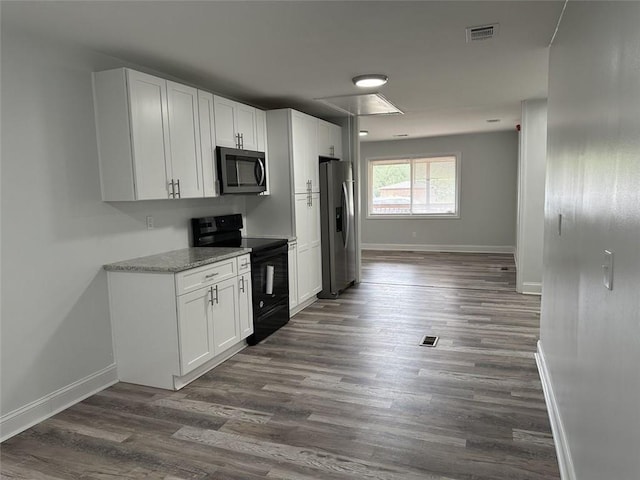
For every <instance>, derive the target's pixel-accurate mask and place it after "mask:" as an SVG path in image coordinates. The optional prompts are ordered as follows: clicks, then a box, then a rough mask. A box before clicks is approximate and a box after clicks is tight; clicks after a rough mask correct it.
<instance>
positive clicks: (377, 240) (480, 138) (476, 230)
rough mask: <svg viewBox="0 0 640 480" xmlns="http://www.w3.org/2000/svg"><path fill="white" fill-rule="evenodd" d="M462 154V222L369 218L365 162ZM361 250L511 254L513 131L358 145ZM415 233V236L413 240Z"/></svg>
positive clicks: (515, 154) (514, 166)
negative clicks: (367, 215)
mask: <svg viewBox="0 0 640 480" xmlns="http://www.w3.org/2000/svg"><path fill="white" fill-rule="evenodd" d="M456 152H461V153H462V167H461V168H462V169H461V186H460V218H457V219H452V218H448V219H409V220H403V219H388V220H387V219H367V218H365V217H366V209H367V188H366V182H367V159H369V158H380V157H383V158H384V157H389V158H393V157H398V156H402V155H431V154H436V155H438V154H446V153H456ZM360 157H361V162H360V163H361V165H360V178H361V179H362V183H361V197H360V201H361V202H362V210H363V211H362V213H363V215H362V220H361V228H362V234H361V235H362V247H363V248H368V247H375V246H380V245H382V246H387V247H390V248H398V249H403V248H411V249H432V248H435V249H439V248H440V247H447V248H448V249H453V250H456V249H460V250H469V251H507V252H511V251H513V247H514V245H515V221H516V185H517V182H516V171H517V162H518V136H517V132H516V131H515V129H514V130H513V131H505V132H495V133H480V134H470V135H452V136H446V137H433V138H419V139H413V140H396V141H384V142H362V143H361V146H360ZM413 232H416V236H415V237H414V236H413Z"/></svg>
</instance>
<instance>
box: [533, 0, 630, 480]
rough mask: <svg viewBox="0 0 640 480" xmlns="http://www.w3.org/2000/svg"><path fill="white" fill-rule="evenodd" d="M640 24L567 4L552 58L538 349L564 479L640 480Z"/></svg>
mask: <svg viewBox="0 0 640 480" xmlns="http://www.w3.org/2000/svg"><path fill="white" fill-rule="evenodd" d="M639 20H640V3H637V2H628V3H627V2H601V3H596V2H571V1H570V2H569V3H568V6H567V9H566V12H565V15H564V18H563V19H562V23H561V25H560V29H559V31H558V36H557V37H556V40H555V42H554V44H553V45H552V47H551V53H550V69H549V96H548V158H547V172H548V173H547V198H546V206H545V234H544V277H543V281H544V291H543V296H542V318H541V332H540V339H541V343H540V345H541V349H542V352H543V358H544V359H545V361H546V365H547V370H548V372H547V373H548V374H549V376H550V378H551V385H552V389H553V392H554V394H555V404H556V406H557V411H558V412H559V418H560V420H561V425H562V427H563V430H564V438H565V439H566V440H567V442H566V444H564V447H568V448H565V452H566V451H567V450H568V451H569V452H570V458H571V460H572V461H569V462H567V463H568V466H569V467H570V466H571V463H572V464H573V467H574V468H575V475H571V474H568V475H567V476H566V478H578V479H580V480H602V479H611V480H613V479H616V480H630V479H637V478H639V477H640V455H639V453H640V295H639V292H640V116H639V114H638V112H640V61H639V59H640V29H638V21H639ZM559 213H561V214H562V215H563V216H564V225H563V232H562V235H561V236H558V233H557V229H556V223H557V215H558V214H559ZM605 249H611V250H612V251H613V252H614V254H615V259H614V263H615V265H614V272H615V278H614V288H613V290H612V291H609V290H607V289H606V288H605V287H604V286H603V282H602V278H603V272H602V268H601V264H602V263H603V251H604V250H605ZM561 439H562V436H561V437H560V438H557V440H561ZM569 470H570V468H569ZM570 475H571V476H570Z"/></svg>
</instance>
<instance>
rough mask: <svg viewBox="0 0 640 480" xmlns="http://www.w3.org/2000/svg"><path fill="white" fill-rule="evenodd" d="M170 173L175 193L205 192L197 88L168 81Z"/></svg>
mask: <svg viewBox="0 0 640 480" xmlns="http://www.w3.org/2000/svg"><path fill="white" fill-rule="evenodd" d="M167 103H168V112H169V148H170V152H171V176H170V178H171V179H172V180H173V181H174V182H176V183H178V185H177V186H176V187H175V191H176V197H178V198H195V197H203V196H204V188H203V185H202V157H201V154H200V152H201V150H200V129H199V126H198V125H199V119H198V91H197V90H196V89H195V88H192V87H188V86H186V85H181V84H179V83H175V82H169V81H167Z"/></svg>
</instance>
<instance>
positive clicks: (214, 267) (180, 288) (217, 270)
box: [176, 258, 238, 295]
mask: <svg viewBox="0 0 640 480" xmlns="http://www.w3.org/2000/svg"><path fill="white" fill-rule="evenodd" d="M237 271H238V267H237V259H236V258H230V259H228V260H223V261H221V262H217V263H213V264H211V265H205V266H204V267H198V268H193V269H191V270H185V271H184V272H180V273H177V274H176V293H177V295H183V294H185V293H189V292H192V291H194V290H197V289H198V288H202V287H206V286H207V285H211V284H213V283H216V282H220V281H222V280H226V279H227V278H232V277H235V276H236V275H237V274H238V273H237Z"/></svg>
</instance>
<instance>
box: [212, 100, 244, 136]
mask: <svg viewBox="0 0 640 480" xmlns="http://www.w3.org/2000/svg"><path fill="white" fill-rule="evenodd" d="M213 104H214V112H215V129H216V130H215V131H216V145H218V146H220V147H229V148H238V145H237V143H236V142H237V140H236V131H235V128H236V127H235V125H236V102H234V101H233V100H228V99H226V98H223V97H218V96H217V95H214V96H213Z"/></svg>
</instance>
